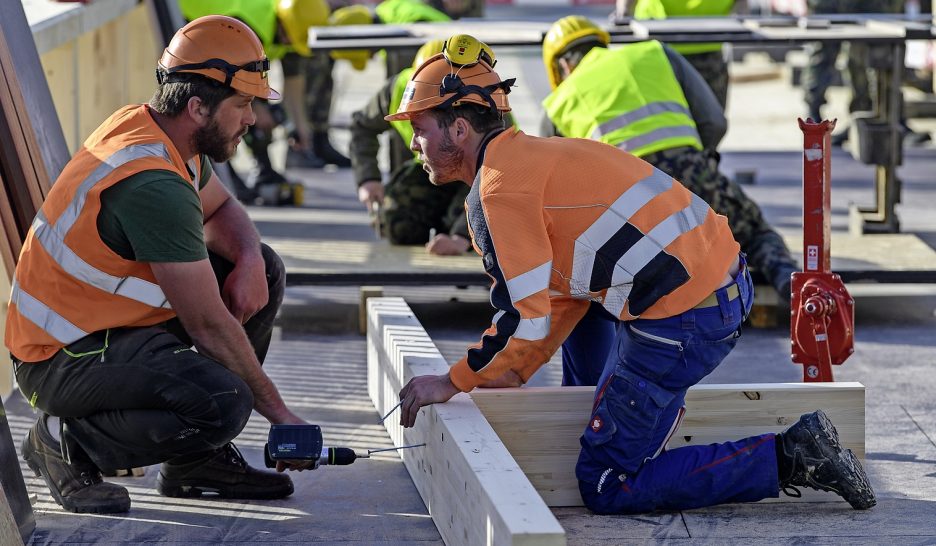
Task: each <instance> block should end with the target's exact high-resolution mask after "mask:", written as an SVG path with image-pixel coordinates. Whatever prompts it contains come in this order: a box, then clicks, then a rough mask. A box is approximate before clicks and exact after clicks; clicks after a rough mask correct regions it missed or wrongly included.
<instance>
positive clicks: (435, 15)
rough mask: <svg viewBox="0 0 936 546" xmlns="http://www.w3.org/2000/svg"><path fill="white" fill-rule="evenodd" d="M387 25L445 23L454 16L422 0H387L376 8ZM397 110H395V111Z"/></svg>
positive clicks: (381, 20) (378, 15)
mask: <svg viewBox="0 0 936 546" xmlns="http://www.w3.org/2000/svg"><path fill="white" fill-rule="evenodd" d="M374 11H375V12H376V13H377V17H379V18H380V22H382V23H384V24H386V25H402V24H406V23H444V22H446V21H451V20H452V18H451V17H449V16H448V15H446V14H445V13H443V12H441V11H439V10H437V9H435V8H434V7H432V6H430V5H429V4H425V3H423V2H421V1H420V0H385V1H384V2H381V3H379V4H377V7H376V8H374ZM395 111H396V110H394V112H395Z"/></svg>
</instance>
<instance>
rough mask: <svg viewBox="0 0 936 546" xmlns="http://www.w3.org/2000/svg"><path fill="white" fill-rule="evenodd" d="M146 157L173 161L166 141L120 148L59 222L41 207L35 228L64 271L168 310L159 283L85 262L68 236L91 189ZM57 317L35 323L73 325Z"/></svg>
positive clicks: (47, 310)
mask: <svg viewBox="0 0 936 546" xmlns="http://www.w3.org/2000/svg"><path fill="white" fill-rule="evenodd" d="M145 157H159V158H162V159H165V160H166V161H170V159H169V151H168V150H167V149H166V146H165V145H163V144H162V143H153V144H140V145H136V146H129V147H127V148H124V149H122V150H118V151H117V152H115V153H114V154H113V155H111V156H110V157H108V158H107V159H105V160H104V161H103V162H102V163H101V165H99V166H98V167H97V168H96V169H94V171H93V172H92V173H91V174H90V175H88V177H87V178H86V179H85V180H83V181H82V182H81V184H79V185H78V188H77V190H76V192H75V195H74V196H73V197H72V201H71V203H69V204H68V205H67V206H66V207H65V210H64V211H63V212H62V214H61V215H60V216H59V218H58V221H56V223H55V224H50V223H48V220H47V219H46V217H45V214H44V213H43V212H42V210H40V211H39V214H37V215H36V218H35V220H33V224H32V229H33V233H34V234H35V237H36V240H37V241H38V242H39V244H41V245H42V247H43V248H44V249H45V251H46V252H47V253H48V254H49V255H50V256H51V257H52V259H54V260H55V262H56V263H58V265H59V266H60V267H61V268H62V269H63V270H65V271H66V272H67V273H68V274H69V275H71V276H73V277H74V278H76V279H78V280H80V281H82V282H85V283H87V284H89V285H91V286H93V287H95V288H98V289H99V290H102V291H104V292H108V293H110V294H116V295H118V296H123V297H125V298H128V299H131V300H134V301H137V302H140V303H143V304H146V305H149V306H150V307H162V308H166V309H168V308H170V305H169V302H168V301H167V300H166V296H165V294H163V291H162V289H161V288H160V287H159V285H157V284H155V283H152V282H150V281H148V280H146V279H141V278H139V277H132V276H128V277H117V276H114V275H111V274H109V273H105V272H104V271H101V270H100V269H97V268H96V267H94V266H92V265H91V264H89V263H88V262H86V261H84V260H83V259H82V258H81V257H80V256H78V254H76V253H75V252H74V251H73V250H72V249H70V248H69V247H68V245H66V244H65V237H66V236H67V235H68V232H69V231H70V230H71V228H72V227H73V226H74V225H75V222H76V221H77V220H78V217H79V215H80V214H81V211H82V209H83V208H84V205H85V202H86V200H87V196H88V192H90V191H91V188H93V187H94V185H95V184H97V183H98V182H100V181H101V180H102V179H104V178H105V177H106V176H108V175H109V174H111V173H112V172H113V171H114V170H116V169H118V168H120V167H122V166H123V165H125V164H127V163H129V162H130V161H134V160H137V159H142V158H145ZM17 291H19V292H22V289H20V288H19V287H18V286H16V285H14V288H13V296H12V297H16V293H17ZM27 296H28V295H27ZM28 297H29V298H32V299H33V301H36V303H39V302H38V300H35V298H33V297H32V296H28ZM39 305H42V307H43V308H44V309H45V311H44V313H45V314H55V312H54V311H52V309H50V308H48V307H46V306H45V305H44V304H41V303H39ZM55 317H56V318H55V319H54V320H53V319H46V320H45V321H44V322H36V321H33V322H36V324H37V325H39V326H40V327H42V324H44V323H45V322H48V323H50V324H57V323H60V322H63V323H65V324H68V325H71V323H69V322H68V321H67V320H65V319H64V318H62V317H60V316H58V315H55ZM30 320H32V319H30ZM49 334H50V335H53V336H54V337H56V336H55V335H54V334H53V333H52V332H51V331H49ZM56 339H59V340H60V341H61V339H60V338H58V337H56Z"/></svg>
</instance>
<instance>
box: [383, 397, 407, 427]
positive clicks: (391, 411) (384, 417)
mask: <svg viewBox="0 0 936 546" xmlns="http://www.w3.org/2000/svg"><path fill="white" fill-rule="evenodd" d="M401 405H403V401H402V400H400V401H399V402H398V403H397V405H395V406H393V407H392V408H390V411H388V412H387V414H386V415H384V416H383V417H381V418H380V421H377V422H378V423H381V424H382V423H383V422H384V421H385V420H386V419H387V417H390V414H391V413H393V412H395V411H396V409H397V408H398V407H400V406H401Z"/></svg>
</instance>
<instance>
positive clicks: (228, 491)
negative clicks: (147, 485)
mask: <svg viewBox="0 0 936 546" xmlns="http://www.w3.org/2000/svg"><path fill="white" fill-rule="evenodd" d="M156 490H157V491H158V492H159V494H161V495H163V496H166V497H177V498H198V497H201V496H203V495H210V496H215V497H218V498H221V499H249V500H273V499H282V498H284V497H288V496H289V495H292V493H293V491H294V490H295V488H294V487H293V484H292V483H291V482H290V483H289V484H288V486H287V485H283V486H282V487H280V488H277V489H273V488H270V487H248V486H245V485H231V484H217V483H216V484H212V483H206V482H204V481H198V482H196V481H186V480H182V481H172V482H169V481H168V480H165V479H164V478H163V476H162V474H160V475H159V477H158V479H157V480H156Z"/></svg>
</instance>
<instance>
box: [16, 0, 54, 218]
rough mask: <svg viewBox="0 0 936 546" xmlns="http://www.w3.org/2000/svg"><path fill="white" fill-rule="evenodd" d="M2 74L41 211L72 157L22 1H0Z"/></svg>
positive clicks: (34, 200)
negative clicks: (35, 181)
mask: <svg viewBox="0 0 936 546" xmlns="http://www.w3.org/2000/svg"><path fill="white" fill-rule="evenodd" d="M0 71H2V72H3V77H4V78H5V79H6V82H7V85H9V86H11V92H12V93H13V100H14V101H15V102H16V104H17V105H18V106H19V109H18V110H17V113H18V117H19V127H20V128H21V129H20V130H21V131H22V133H23V136H24V138H25V143H26V145H27V147H26V150H27V152H28V153H29V154H32V156H31V157H32V158H33V161H32V162H31V168H32V169H33V170H34V171H35V173H36V174H35V176H36V180H37V182H38V184H39V185H38V187H31V188H29V195H30V197H31V198H32V203H33V205H34V207H35V210H38V208H39V206H40V205H41V204H42V200H43V198H44V197H45V195H46V194H47V193H48V191H49V186H50V185H51V182H52V181H53V180H55V178H57V177H58V174H59V173H60V172H61V171H62V168H63V167H64V166H65V163H66V162H67V161H68V159H69V157H70V154H69V153H68V148H67V147H66V145H65V137H64V136H63V135H62V128H61V125H60V124H59V121H58V117H57V116H56V114H55V104H54V103H53V102H52V95H51V94H50V92H49V86H48V84H47V83H46V79H45V75H44V74H43V72H42V65H41V63H40V60H39V53H38V52H37V50H36V47H35V42H34V41H33V37H32V32H31V30H30V27H29V24H28V23H27V20H26V14H25V12H24V10H23V4H22V3H21V2H0ZM14 73H15V77H14V75H13V74H14ZM28 164H29V163H28V162H25V161H24V165H28ZM35 210H33V211H32V212H33V214H30V215H28V216H29V220H30V221H32V217H33V215H34V214H35Z"/></svg>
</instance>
